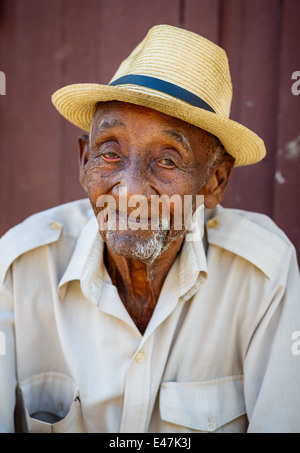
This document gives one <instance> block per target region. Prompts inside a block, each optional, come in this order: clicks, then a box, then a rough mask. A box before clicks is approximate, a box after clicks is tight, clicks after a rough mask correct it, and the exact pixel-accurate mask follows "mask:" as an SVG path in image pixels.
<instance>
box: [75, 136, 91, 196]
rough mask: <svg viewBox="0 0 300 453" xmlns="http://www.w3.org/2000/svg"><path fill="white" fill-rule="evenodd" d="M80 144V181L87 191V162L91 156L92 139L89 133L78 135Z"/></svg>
mask: <svg viewBox="0 0 300 453" xmlns="http://www.w3.org/2000/svg"><path fill="white" fill-rule="evenodd" d="M78 145H79V155H78V158H79V181H80V184H81V185H82V187H83V189H84V190H85V191H86V192H87V187H86V163H87V161H88V160H89V157H90V141H89V137H88V135H81V136H80V137H78Z"/></svg>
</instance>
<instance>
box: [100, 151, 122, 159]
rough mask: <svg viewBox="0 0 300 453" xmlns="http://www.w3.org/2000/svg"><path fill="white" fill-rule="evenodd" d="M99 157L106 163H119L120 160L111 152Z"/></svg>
mask: <svg viewBox="0 0 300 453" xmlns="http://www.w3.org/2000/svg"><path fill="white" fill-rule="evenodd" d="M101 157H102V159H103V160H105V161H106V162H119V160H120V157H119V156H118V154H116V153H114V152H112V151H109V152H107V153H103V154H101Z"/></svg>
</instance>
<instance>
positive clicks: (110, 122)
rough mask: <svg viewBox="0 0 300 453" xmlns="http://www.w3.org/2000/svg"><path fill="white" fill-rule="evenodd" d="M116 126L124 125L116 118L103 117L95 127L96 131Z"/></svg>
mask: <svg viewBox="0 0 300 453" xmlns="http://www.w3.org/2000/svg"><path fill="white" fill-rule="evenodd" d="M116 127H125V124H124V123H122V121H120V120H118V119H115V118H113V119H104V120H102V121H101V123H100V125H99V127H98V128H97V132H103V131H107V130H109V129H114V128H116Z"/></svg>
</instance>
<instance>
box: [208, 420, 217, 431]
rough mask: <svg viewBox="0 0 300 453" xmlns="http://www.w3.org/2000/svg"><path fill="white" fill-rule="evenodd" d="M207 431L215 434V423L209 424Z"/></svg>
mask: <svg viewBox="0 0 300 453" xmlns="http://www.w3.org/2000/svg"><path fill="white" fill-rule="evenodd" d="M206 429H207V431H210V432H213V431H214V430H215V429H216V425H215V424H214V422H209V423H208V425H207V427H206Z"/></svg>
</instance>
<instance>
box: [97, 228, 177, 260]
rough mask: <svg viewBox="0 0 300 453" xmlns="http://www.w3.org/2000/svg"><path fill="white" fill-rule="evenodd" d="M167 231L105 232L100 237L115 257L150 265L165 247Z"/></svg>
mask: <svg viewBox="0 0 300 453" xmlns="http://www.w3.org/2000/svg"><path fill="white" fill-rule="evenodd" d="M168 234H169V231H166V230H157V231H156V230H155V231H142V230H137V231H131V230H125V231H118V230H106V231H102V232H101V236H102V238H103V240H104V241H105V243H106V245H107V247H108V248H109V249H110V250H111V251H112V252H113V253H115V254H116V255H118V256H122V257H123V258H127V259H137V260H140V261H143V262H147V263H152V262H153V261H154V260H155V259H156V258H157V257H158V256H159V255H160V254H161V253H162V252H163V251H164V250H165V249H166V247H167V245H166V244H167V243H168V240H167V239H168Z"/></svg>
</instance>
